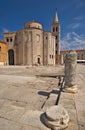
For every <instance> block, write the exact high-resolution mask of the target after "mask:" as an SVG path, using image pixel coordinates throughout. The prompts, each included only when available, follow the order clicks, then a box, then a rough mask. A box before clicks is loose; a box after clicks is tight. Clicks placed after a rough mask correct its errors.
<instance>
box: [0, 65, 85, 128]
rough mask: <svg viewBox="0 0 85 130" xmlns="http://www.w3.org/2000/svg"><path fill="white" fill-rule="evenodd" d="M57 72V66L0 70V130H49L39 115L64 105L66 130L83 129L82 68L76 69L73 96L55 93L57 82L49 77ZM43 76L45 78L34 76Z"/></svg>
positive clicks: (84, 87) (84, 94)
mask: <svg viewBox="0 0 85 130" xmlns="http://www.w3.org/2000/svg"><path fill="white" fill-rule="evenodd" d="M41 70H42V71H41ZM61 70H62V67H60V66H58V67H57V69H56V68H55V67H54V68H52V67H48V69H47V68H44V67H42V68H39V69H37V68H33V69H31V68H30V69H29V68H27V70H26V69H25V67H21V68H20V67H17V68H16V67H13V68H11V67H8V68H6V67H5V68H1V70H0V130H50V128H48V127H47V126H45V124H44V121H43V113H44V112H45V110H46V109H47V108H49V107H50V106H52V105H55V104H59V105H62V106H64V107H65V108H66V110H67V111H68V113H69V116H70V122H69V126H68V128H67V129H66V130H85V79H84V78H85V65H82V64H79V65H78V67H77V85H78V93H76V94H71V93H65V92H61V93H60V92H59V91H60V88H59V87H58V79H57V78H54V77H55V76H54V77H50V75H51V74H52V75H55V74H57V75H59V74H63V71H61ZM53 72H54V73H53ZM45 74H46V75H48V76H47V77H42V76H41V77H37V76H39V75H45ZM36 75H37V76H36ZM49 77H50V78H49ZM59 94H60V97H59ZM57 99H58V100H59V101H58V100H57Z"/></svg>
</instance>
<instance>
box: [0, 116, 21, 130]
mask: <svg viewBox="0 0 85 130" xmlns="http://www.w3.org/2000/svg"><path fill="white" fill-rule="evenodd" d="M20 129H21V125H19V124H18V123H15V122H12V121H9V120H6V119H4V118H0V130H20Z"/></svg>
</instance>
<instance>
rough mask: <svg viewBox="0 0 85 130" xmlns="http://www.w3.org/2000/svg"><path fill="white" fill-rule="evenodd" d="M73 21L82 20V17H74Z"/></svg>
mask: <svg viewBox="0 0 85 130" xmlns="http://www.w3.org/2000/svg"><path fill="white" fill-rule="evenodd" d="M74 19H75V20H82V19H83V17H82V16H77V17H75V18H74Z"/></svg>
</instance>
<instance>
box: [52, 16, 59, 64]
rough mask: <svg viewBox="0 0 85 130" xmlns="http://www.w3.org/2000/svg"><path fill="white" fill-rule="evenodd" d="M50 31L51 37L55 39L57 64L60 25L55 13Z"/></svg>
mask: <svg viewBox="0 0 85 130" xmlns="http://www.w3.org/2000/svg"><path fill="white" fill-rule="evenodd" d="M51 31H52V33H53V35H54V36H55V37H56V47H55V48H56V49H55V51H56V63H59V59H60V23H59V20H58V15H57V13H55V15H54V19H53V23H52V27H51Z"/></svg>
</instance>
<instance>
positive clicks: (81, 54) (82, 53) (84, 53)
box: [60, 49, 85, 62]
mask: <svg viewBox="0 0 85 130" xmlns="http://www.w3.org/2000/svg"><path fill="white" fill-rule="evenodd" d="M70 51H71V50H61V51H60V53H61V61H62V62H65V56H66V54H67V53H68V52H70ZM75 51H76V53H77V60H85V49H82V50H75Z"/></svg>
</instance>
